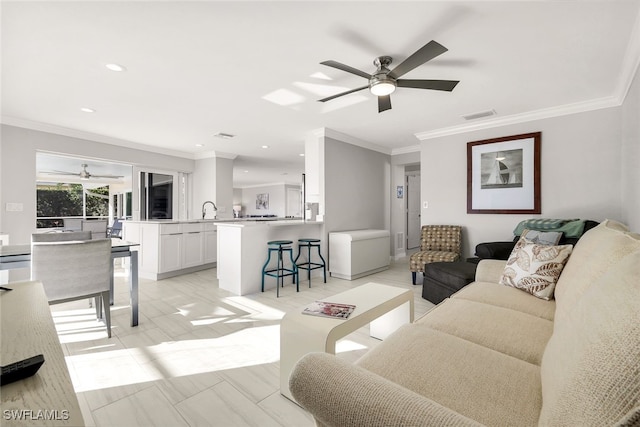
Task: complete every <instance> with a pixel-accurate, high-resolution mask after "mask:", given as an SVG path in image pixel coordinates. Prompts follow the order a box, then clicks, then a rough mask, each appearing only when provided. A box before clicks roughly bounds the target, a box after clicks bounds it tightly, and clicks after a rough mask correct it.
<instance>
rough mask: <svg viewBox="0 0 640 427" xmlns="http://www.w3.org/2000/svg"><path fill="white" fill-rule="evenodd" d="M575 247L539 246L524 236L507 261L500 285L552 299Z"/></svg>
mask: <svg viewBox="0 0 640 427" xmlns="http://www.w3.org/2000/svg"><path fill="white" fill-rule="evenodd" d="M572 249H573V246H571V245H560V246H551V245H540V244H536V243H534V242H531V241H530V240H527V239H525V238H521V239H520V240H518V243H516V245H515V246H514V248H513V251H512V252H511V255H510V256H509V259H508V260H507V265H506V267H505V268H504V271H503V273H502V277H501V278H500V284H502V285H506V286H512V287H514V288H518V289H521V290H523V291H525V292H529V293H530V294H532V295H533V296H535V297H538V298H540V299H544V300H550V299H551V298H553V291H554V289H555V286H556V282H557V281H558V278H559V277H560V273H562V269H563V268H564V266H565V264H566V263H567V260H568V259H569V255H571V250H572Z"/></svg>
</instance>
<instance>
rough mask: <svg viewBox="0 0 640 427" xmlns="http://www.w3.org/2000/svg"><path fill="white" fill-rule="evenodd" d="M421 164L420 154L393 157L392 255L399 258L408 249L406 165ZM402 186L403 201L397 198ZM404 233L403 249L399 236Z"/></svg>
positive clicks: (391, 191) (391, 192)
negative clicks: (400, 245)
mask: <svg viewBox="0 0 640 427" xmlns="http://www.w3.org/2000/svg"><path fill="white" fill-rule="evenodd" d="M419 162H420V152H419V151H416V152H413V153H404V154H397V155H394V156H391V189H390V194H391V228H390V231H391V255H393V256H396V257H399V256H403V255H404V254H405V247H406V230H407V226H406V224H407V215H406V202H407V199H406V198H407V195H406V186H405V168H406V165H416V164H418V163H419ZM398 186H402V187H403V188H404V190H405V194H404V196H403V198H402V199H398V198H397V197H396V188H397V187H398ZM398 233H402V234H403V235H404V237H405V239H404V240H405V244H404V246H403V247H402V248H398V247H397V246H398V245H397V241H396V239H397V235H398Z"/></svg>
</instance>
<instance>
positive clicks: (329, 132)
mask: <svg viewBox="0 0 640 427" xmlns="http://www.w3.org/2000/svg"><path fill="white" fill-rule="evenodd" d="M318 131H322V133H321V134H320V133H319V132H318ZM312 134H313V135H316V136H319V135H321V136H324V137H327V138H332V139H336V140H338V141H342V142H346V143H347V144H351V145H355V146H357V147H362V148H366V149H368V150H372V151H377V152H379V153H382V154H387V155H391V149H390V148H387V147H383V146H381V145H378V144H374V143H372V142H369V141H365V140H362V139H358V138H356V137H353V136H351V135H347V134H346V133H342V132H338V131H337V130H333V129H330V128H322V129H319V130H315V131H313V133H312Z"/></svg>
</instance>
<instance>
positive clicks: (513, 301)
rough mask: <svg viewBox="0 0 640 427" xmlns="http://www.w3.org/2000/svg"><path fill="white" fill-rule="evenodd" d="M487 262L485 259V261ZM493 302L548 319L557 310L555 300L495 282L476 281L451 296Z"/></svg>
mask: <svg viewBox="0 0 640 427" xmlns="http://www.w3.org/2000/svg"><path fill="white" fill-rule="evenodd" d="M483 262H485V261H483ZM451 298H452V299H455V298H460V299H467V300H471V301H477V302H481V303H484V304H491V305H495V306H497V307H503V308H508V309H509V310H516V311H521V312H523V313H527V314H530V315H532V316H536V317H540V318H542V319H546V320H553V316H554V313H555V310H556V303H555V301H554V300H551V301H546V300H542V299H539V298H533V297H532V296H531V295H529V294H527V293H525V292H522V291H520V290H519V289H516V288H511V287H507V286H503V285H500V284H498V283H494V282H474V283H471V284H469V285H467V286H466V287H464V288H462V289H461V290H460V291H458V292H456V293H455V294H453V295H452V296H451Z"/></svg>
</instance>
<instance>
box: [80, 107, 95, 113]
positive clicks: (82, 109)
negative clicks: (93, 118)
mask: <svg viewBox="0 0 640 427" xmlns="http://www.w3.org/2000/svg"><path fill="white" fill-rule="evenodd" d="M80 111H82V112H83V113H95V112H96V110H94V109H93V108H89V107H82V108H80Z"/></svg>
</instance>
